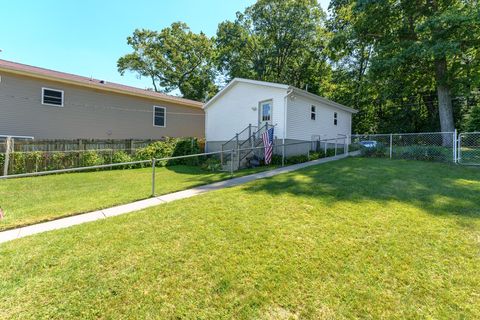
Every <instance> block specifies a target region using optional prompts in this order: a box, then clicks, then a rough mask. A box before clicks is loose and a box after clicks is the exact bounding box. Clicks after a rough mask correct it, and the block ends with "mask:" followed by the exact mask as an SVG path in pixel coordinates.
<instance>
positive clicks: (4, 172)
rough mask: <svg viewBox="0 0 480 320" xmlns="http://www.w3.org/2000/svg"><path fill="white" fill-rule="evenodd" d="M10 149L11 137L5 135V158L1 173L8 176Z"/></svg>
mask: <svg viewBox="0 0 480 320" xmlns="http://www.w3.org/2000/svg"><path fill="white" fill-rule="evenodd" d="M11 149H12V137H7V141H6V146H5V160H4V161H3V175H4V176H8V165H9V162H10V153H11Z"/></svg>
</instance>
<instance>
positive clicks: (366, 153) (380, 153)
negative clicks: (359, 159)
mask: <svg viewBox="0 0 480 320" xmlns="http://www.w3.org/2000/svg"><path fill="white" fill-rule="evenodd" d="M360 154H361V155H362V156H363V157H371V158H381V157H385V156H386V155H387V148H386V147H385V146H384V145H383V144H382V143H377V145H376V146H375V147H365V146H361V147H360Z"/></svg>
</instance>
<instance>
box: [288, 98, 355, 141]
mask: <svg viewBox="0 0 480 320" xmlns="http://www.w3.org/2000/svg"><path fill="white" fill-rule="evenodd" d="M312 105H315V121H313V120H311V112H312ZM334 113H337V121H338V122H337V125H335V124H334V121H333V117H334ZM351 117H352V115H351V113H349V112H347V111H343V110H339V109H337V108H334V107H331V106H328V105H324V104H321V103H319V102H316V101H313V100H311V99H308V98H305V97H299V96H295V98H294V99H292V98H289V99H288V106H287V139H293V140H304V141H305V140H307V141H309V140H311V139H312V137H313V136H317V137H318V136H320V138H321V139H331V138H336V137H338V136H339V135H350V134H351V128H350V123H351Z"/></svg>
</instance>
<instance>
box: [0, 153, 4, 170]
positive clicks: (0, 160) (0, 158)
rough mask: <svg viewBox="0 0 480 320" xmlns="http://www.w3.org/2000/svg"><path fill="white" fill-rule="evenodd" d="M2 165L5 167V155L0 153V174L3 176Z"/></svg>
mask: <svg viewBox="0 0 480 320" xmlns="http://www.w3.org/2000/svg"><path fill="white" fill-rule="evenodd" d="M4 165H5V154H4V153H0V170H2V171H1V173H0V174H3V166H4Z"/></svg>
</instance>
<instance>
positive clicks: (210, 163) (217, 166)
mask: <svg viewBox="0 0 480 320" xmlns="http://www.w3.org/2000/svg"><path fill="white" fill-rule="evenodd" d="M202 169H204V170H208V171H219V170H221V169H222V163H221V162H220V160H219V159H217V158H208V159H207V160H205V161H204V162H203V164H202Z"/></svg>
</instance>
